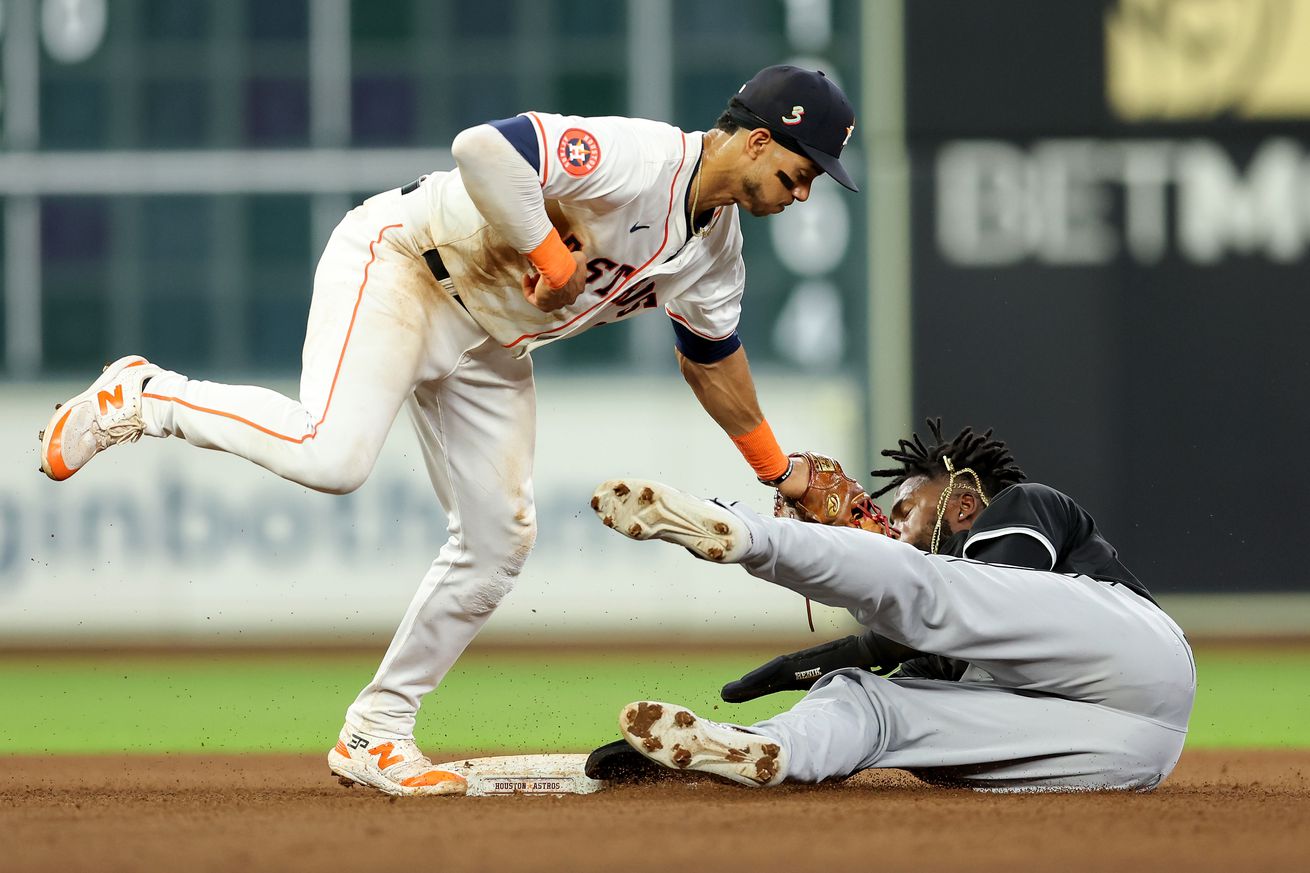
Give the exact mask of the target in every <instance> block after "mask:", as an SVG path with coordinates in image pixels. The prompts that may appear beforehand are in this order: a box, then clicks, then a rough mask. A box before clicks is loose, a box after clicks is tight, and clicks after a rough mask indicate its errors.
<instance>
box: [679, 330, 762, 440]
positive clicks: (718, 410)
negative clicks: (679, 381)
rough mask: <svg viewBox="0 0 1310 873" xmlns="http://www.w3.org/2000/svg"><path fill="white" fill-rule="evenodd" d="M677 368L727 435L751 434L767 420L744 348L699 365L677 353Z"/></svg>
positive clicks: (701, 403)
mask: <svg viewBox="0 0 1310 873" xmlns="http://www.w3.org/2000/svg"><path fill="white" fill-rule="evenodd" d="M678 368H679V369H680V370H682V378H684V379H686V380H687V384H688V385H689V386H691V390H692V393H694V394H695V395H696V399H697V400H699V401H700V405H701V406H702V407H704V409H705V411H706V412H708V413H709V415H710V418H712V419H714V421H715V422H717V423H718V425H719V427H721V428H723V429H724V431H726V432H727V434H728V436H732V437H739V436H743V435H744V434H748V433H750V432H751V431H753V430H754V429H755V428H757V427H759V426H760V424H761V423H762V422H763V421H764V413H763V412H761V411H760V401H759V398H758V397H757V396H756V393H755V380H754V379H753V378H752V377H751V369H750V364H749V363H747V361H746V350H745V349H744V348H738V349H737V350H736V351H735V352H733V353H732V354H730V355H728V356H727V357H726V358H723V359H722V360H719V361H715V362H714V363H712V364H698V363H696V362H695V361H692V360H690V359H689V358H687V357H686V356H684V355H683V354H682V353H681V352H678Z"/></svg>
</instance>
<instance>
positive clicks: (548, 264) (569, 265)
mask: <svg viewBox="0 0 1310 873" xmlns="http://www.w3.org/2000/svg"><path fill="white" fill-rule="evenodd" d="M528 257H529V258H530V259H531V260H532V265H533V266H534V267H536V268H537V272H538V273H540V274H541V275H543V276H545V277H546V281H547V282H548V283H549V284H550V287H552V288H563V287H564V286H565V285H567V284H568V283H569V279H570V278H572V276H573V271H574V270H575V269H577V264H576V263H574V261H573V253H572V252H570V251H569V247H568V246H566V245H564V240H562V239H560V238H559V231H558V230H556V229H555V228H553V227H552V228H551V229H550V233H548V234H547V235H546V238H545V239H543V240H542V241H541V245H539V246H537V247H536V248H535V249H533V250H532V251H530V252H528Z"/></svg>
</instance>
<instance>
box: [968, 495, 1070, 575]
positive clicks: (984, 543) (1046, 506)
mask: <svg viewBox="0 0 1310 873" xmlns="http://www.w3.org/2000/svg"><path fill="white" fill-rule="evenodd" d="M1069 503H1070V500H1069V498H1068V497H1066V496H1065V495H1063V494H1061V493H1060V492H1059V491H1056V490H1055V489H1054V488H1050V487H1048V486H1046V485H1040V484H1037V483H1035V482H1032V483H1029V482H1025V483H1021V484H1019V485H1011V486H1010V487H1009V488H1006V489H1005V490H1004V491H1002V492H1001V493H1000V494H997V495H996V497H995V498H993V500H992V502H991V505H990V506H988V507H987V508H986V509H985V510H983V512H982V514H981V515H979V516H978V520H977V521H976V522H975V523H974V525H973V527H972V528H971V529H970V530H969V538H968V540H967V541H966V542H965V544H964V557H966V558H974V559H976V560H979V561H987V562H989V563H998V564H1012V565H1014V566H1019V567H1030V568H1032V569H1035V570H1050V569H1051V568H1052V567H1054V566H1055V565H1056V564H1057V563H1059V560H1060V556H1061V553H1062V551H1063V548H1064V544H1065V543H1066V542H1068V541H1069V539H1070V536H1071V535H1072V534H1073V533H1074V531H1073V526H1074V524H1075V523H1076V522H1075V520H1074V519H1073V518H1072V516H1071V512H1070V506H1069ZM1024 541H1026V542H1024ZM1033 546H1039V547H1040V548H1041V551H1042V552H1043V553H1044V557H1042V556H1039V555H1038V553H1037V552H1036V550H1035V549H1034V548H1033ZM984 551H986V552H987V553H988V554H987V555H986V556H984V554H983V552H984ZM999 556H1004V557H999Z"/></svg>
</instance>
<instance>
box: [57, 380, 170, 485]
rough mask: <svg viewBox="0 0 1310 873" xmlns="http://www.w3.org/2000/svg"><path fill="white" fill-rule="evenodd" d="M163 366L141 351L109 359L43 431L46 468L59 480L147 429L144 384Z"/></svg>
mask: <svg viewBox="0 0 1310 873" xmlns="http://www.w3.org/2000/svg"><path fill="white" fill-rule="evenodd" d="M159 373H160V369H159V368H158V367H156V366H155V365H154V364H151V363H150V362H149V361H147V360H146V359H145V358H143V357H141V356H139V355H128V356H127V357H124V358H119V359H118V360H117V361H114V362H113V363H112V364H108V365H107V366H106V367H105V369H104V371H103V372H101V374H100V378H98V379H96V380H95V381H94V382H92V383H91V386H90V387H89V388H87V389H86V390H85V391H83V392H82V393H81V394H78V395H77V396H76V397H72V398H70V399H69V400H66V401H65V402H63V403H56V404H55V412H54V415H52V416H51V417H50V421H49V422H48V423H47V424H46V426H45V428H44V429H43V430H42V431H41V432H40V433H39V434H38V435H37V438H38V439H39V440H40V441H41V472H43V473H45V474H46V475H47V476H49V477H50V478H51V479H54V480H55V481H57V482H58V481H63V480H64V479H67V478H68V477H70V476H72V475H73V474H74V473H76V472H77V471H78V470H80V469H82V467H84V466H86V463H87V462H88V461H90V460H91V459H92V458H93V457H95V456H96V455H97V454H99V453H100V452H102V451H104V450H105V449H107V448H109V447H110V446H115V445H120V444H122V443H130V442H136V441H137V440H138V439H140V438H141V435H142V434H143V433H144V432H145V422H144V421H143V420H142V418H141V386H142V385H143V384H144V383H145V381H146V380H147V379H149V378H151V377H152V376H156V375H158V374H159Z"/></svg>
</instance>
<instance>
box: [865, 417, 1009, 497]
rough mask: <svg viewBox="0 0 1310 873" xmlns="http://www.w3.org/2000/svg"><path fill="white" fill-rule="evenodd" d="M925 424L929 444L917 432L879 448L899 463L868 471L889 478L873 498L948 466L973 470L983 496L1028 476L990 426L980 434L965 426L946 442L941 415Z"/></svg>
mask: <svg viewBox="0 0 1310 873" xmlns="http://www.w3.org/2000/svg"><path fill="white" fill-rule="evenodd" d="M927 424H928V430H929V431H930V432H931V434H932V438H933V444H932V445H925V444H924V442H923V439H922V438H920V436H919V435H918V434H917V433H916V434H914V438H913V440H905V439H903V440H901V441H900V445H898V446H897V447H896V448H894V449H883V450H882V456H883V457H884V458H891V459H892V460H893V461H895V462H896V463H898V464H900V466H899V467H890V468H888V469H885V470H872V471H870V473H869V475H870V476H876V477H878V478H886V477H889V476H890V477H891V478H892V481H891V483H890V484H888V485H887V486H886V487H884V488H883V489H882V490H881V491H875V492H874V493H873V496H874V497H881V496H882V495H884V494H886V493H887V492H888V491H891V490H892V489H893V488H899V487H900V486H901V485H902V484H903V483H904V482H905V481H906V480H908V479H913V478H914V477H916V476H927V477H929V478H930V479H934V478H936V477H938V476H941V475H942V474H943V473H947V472H949V470H950V469H951V468H953V469H954V470H963V469H965V468H966V467H967V468H969V469H971V470H973V472H974V474H975V475H976V476H977V477H978V483H979V484H980V485H982V487H983V489H984V491H985V492H986V494H985V495H984V498H985V499H986V498H990V497H992V496H994V495H995V494H997V493H998V492H999V491H1000V490H1001V489H1003V488H1008V487H1009V486H1011V485H1014V484H1016V483H1018V482H1022V481H1023V480H1024V479H1027V478H1028V476H1027V475H1026V474H1025V473H1024V472H1023V470H1021V469H1019V467H1018V465H1016V464H1015V463H1014V456H1012V455H1011V454H1010V447H1009V446H1008V445H1006V444H1005V443H1004V442H1002V441H1001V440H997V439H992V429H991V428H988V429H987V431H986V432H985V433H981V434H980V433H974V430H973V428H971V427H966V428H965V429H964V430H962V431H960V432H959V434H957V435H956V437H955V439H953V440H951V441H950V442H946V441H944V440H943V439H942V420H941V417H940V416H938V417H937V418H929V419H927ZM947 459H950V462H951V468H948V467H947V465H946V460H947Z"/></svg>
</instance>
